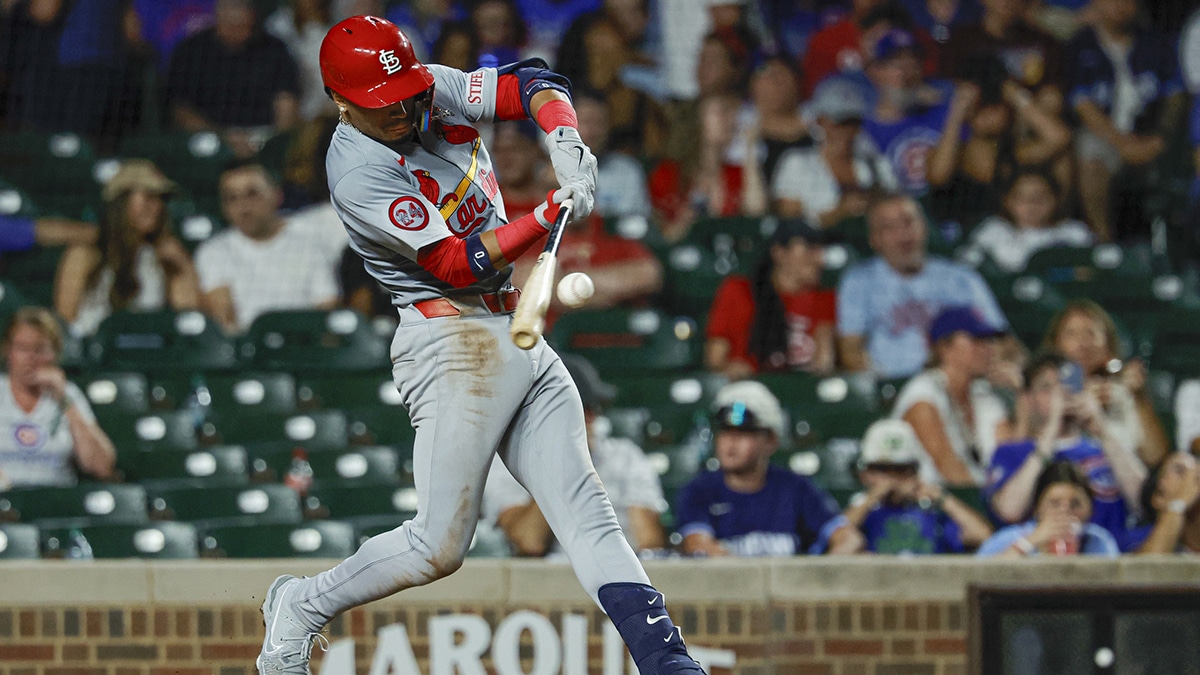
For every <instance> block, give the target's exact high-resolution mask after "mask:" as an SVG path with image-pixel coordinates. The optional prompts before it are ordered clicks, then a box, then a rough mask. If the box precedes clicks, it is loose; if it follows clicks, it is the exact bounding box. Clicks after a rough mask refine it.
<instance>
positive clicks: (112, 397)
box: [80, 373, 150, 416]
mask: <svg viewBox="0 0 1200 675" xmlns="http://www.w3.org/2000/svg"><path fill="white" fill-rule="evenodd" d="M80 388H81V389H83V393H84V394H86V395H87V399H88V404H89V405H91V406H92V410H93V411H94V412H95V413H96V414H97V415H99V416H105V415H108V416H112V415H136V416H140V415H143V414H145V413H148V412H149V411H150V385H149V383H148V382H147V381H146V376H145V375H143V374H141V373H97V374H95V375H91V376H90V377H88V378H87V379H86V380H85V381H83V382H81V383H80Z"/></svg>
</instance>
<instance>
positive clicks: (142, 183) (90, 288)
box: [54, 159, 199, 335]
mask: <svg viewBox="0 0 1200 675" xmlns="http://www.w3.org/2000/svg"><path fill="white" fill-rule="evenodd" d="M175 191H176V186H175V183H174V182H172V181H171V180H170V179H168V178H167V177H166V176H164V175H163V174H162V173H161V172H160V171H159V170H158V168H157V167H155V166H154V164H153V163H151V162H150V161H149V160H143V159H135V160H128V161H125V162H122V164H121V168H120V169H119V170H118V171H117V173H116V174H115V175H114V176H113V177H112V178H111V179H109V181H108V182H107V183H106V184H105V185H104V189H103V191H102V193H101V195H102V197H103V199H104V211H103V215H102V216H101V219H100V244H99V247H96V246H75V247H72V248H70V249H67V252H66V253H65V254H64V255H63V258H62V261H61V262H60V263H59V267H58V279H57V281H56V283H55V289H54V308H55V310H57V311H58V314H59V315H60V316H62V317H63V318H64V319H66V320H67V321H68V322H69V323H70V324H71V332H72V333H74V334H76V335H90V334H92V333H94V332H95V331H96V328H97V327H98V326H99V325H100V322H101V321H103V320H104V319H105V318H106V317H107V316H108V315H109V314H112V313H113V312H116V311H121V310H135V311H150V310H157V309H163V308H165V307H170V308H172V309H176V310H181V309H194V308H195V307H196V306H197V305H198V304H199V281H198V279H197V277H196V268H195V267H194V266H193V264H192V257H191V256H190V255H189V254H188V252H187V249H185V248H184V247H183V245H182V244H181V243H180V242H179V239H178V238H177V237H176V236H175V235H174V233H173V232H172V231H171V227H170V222H169V214H168V212H167V199H168V198H169V197H170V196H171V195H172V194H174V193H175Z"/></svg>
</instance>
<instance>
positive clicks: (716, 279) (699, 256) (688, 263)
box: [663, 243, 740, 319]
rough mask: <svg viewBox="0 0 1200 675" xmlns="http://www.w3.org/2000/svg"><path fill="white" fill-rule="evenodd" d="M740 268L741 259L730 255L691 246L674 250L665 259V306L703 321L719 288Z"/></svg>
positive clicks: (677, 246)
mask: <svg viewBox="0 0 1200 675" xmlns="http://www.w3.org/2000/svg"><path fill="white" fill-rule="evenodd" d="M739 265H740V261H739V259H738V258H737V257H736V256H734V255H732V254H731V253H728V252H726V253H724V254H723V255H718V254H716V253H714V252H713V251H711V250H708V249H706V248H703V247H701V246H700V245H698V244H691V243H683V244H678V245H676V246H673V247H671V248H670V249H668V250H667V251H666V253H665V256H664V259H663V298H664V302H665V303H666V305H667V307H668V308H669V309H670V310H672V311H674V312H677V313H679V314H683V315H686V316H690V317H694V318H696V319H703V318H704V317H706V316H708V311H709V309H710V307H711V306H712V300H713V297H714V296H715V295H716V293H717V288H718V287H720V285H721V282H723V281H724V280H725V278H726V277H727V276H729V274H731V273H734V272H738V271H739Z"/></svg>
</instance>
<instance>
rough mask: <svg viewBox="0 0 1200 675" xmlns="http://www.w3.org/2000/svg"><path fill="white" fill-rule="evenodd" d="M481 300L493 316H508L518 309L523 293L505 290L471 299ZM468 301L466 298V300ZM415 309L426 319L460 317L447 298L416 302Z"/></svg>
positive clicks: (515, 290) (516, 290)
mask: <svg viewBox="0 0 1200 675" xmlns="http://www.w3.org/2000/svg"><path fill="white" fill-rule="evenodd" d="M474 298H479V299H480V300H481V301H482V302H483V305H484V306H485V307H487V308H488V311H490V312H491V313H492V314H508V313H510V312H512V311H513V310H515V309H516V308H517V300H519V299H520V298H521V291H520V290H518V289H515V288H514V289H511V290H503V291H499V292H497V293H484V294H483V295H474V296H470V299H474ZM464 300H466V298H464ZM412 306H413V308H414V309H416V310H417V311H418V312H420V313H421V316H424V317H425V318H426V319H436V318H438V317H443V316H458V315H459V313H460V312H459V311H458V307H455V306H454V303H452V302H450V301H449V300H447V299H446V298H434V299H432V300H422V301H420V302H414V303H413V305H412Z"/></svg>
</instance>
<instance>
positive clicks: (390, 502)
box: [304, 484, 417, 520]
mask: <svg viewBox="0 0 1200 675" xmlns="http://www.w3.org/2000/svg"><path fill="white" fill-rule="evenodd" d="M416 509H417V489H416V488H415V487H412V485H411V484H407V485H336V484H335V485H323V486H320V487H318V486H315V485H314V486H313V488H312V489H311V490H309V491H308V494H307V495H306V496H305V498H304V511H305V513H307V514H309V515H310V517H319V518H334V519H337V520H345V519H347V518H357V517H360V516H406V515H407V514H411V513H412V512H414V511H416Z"/></svg>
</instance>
